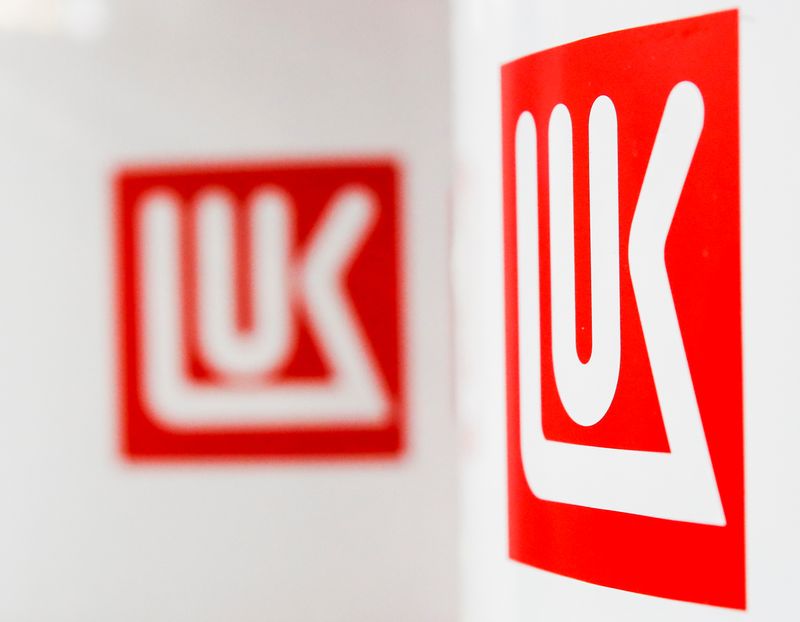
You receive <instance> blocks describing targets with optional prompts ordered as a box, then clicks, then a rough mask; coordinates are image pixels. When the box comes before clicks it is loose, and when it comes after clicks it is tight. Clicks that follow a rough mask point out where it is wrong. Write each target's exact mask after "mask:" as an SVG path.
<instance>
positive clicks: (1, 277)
mask: <svg viewBox="0 0 800 622" xmlns="http://www.w3.org/2000/svg"><path fill="white" fill-rule="evenodd" d="M447 27H448V23H447V16H446V7H445V3H444V2H443V1H440V0H413V1H409V2H370V1H368V0H343V1H339V2H335V3H333V2H321V1H313V0H271V1H269V2H254V1H245V0H209V1H204V2H190V1H189V0H180V1H175V0H171V1H169V2H163V1H162V2H155V1H151V0H146V1H142V0H124V1H123V0H115V1H113V2H103V1H102V0H83V1H80V0H74V1H72V2H70V1H68V0H61V1H59V0H31V1H29V2H22V3H7V5H3V7H0V620H3V621H8V622H27V621H31V622H62V621H63V622H67V621H70V622H72V621H74V622H93V621H98V622H100V621H102V622H125V621H131V622H142V621H148V622H160V621H164V622H167V621H169V622H180V621H184V620H185V621H192V622H204V621H209V622H210V621H219V622H229V621H236V622H248V621H259V622H263V621H264V620H270V621H272V620H274V621H277V622H292V621H300V620H302V621H304V622H314V621H320V622H336V621H342V622H358V621H363V622H375V621H376V620H381V621H387V622H393V621H398V622H405V621H408V622H411V621H415V622H418V621H423V622H424V621H430V622H447V621H450V620H453V619H454V616H455V596H454V590H455V583H456V577H455V572H454V568H455V565H456V561H455V538H456V536H455V523H456V518H455V502H454V498H455V493H454V488H455V480H454V478H455V467H454V460H453V457H454V456H453V454H454V446H455V442H454V441H455V439H454V437H453V433H452V430H451V427H452V420H451V417H450V414H449V399H450V392H449V388H448V387H449V378H448V355H449V343H448V342H449V337H448V309H447V304H446V296H447V277H448V274H447V255H446V247H445V240H446V231H447V228H446V227H447V221H446V209H445V207H446V190H447V177H448V124H447V96H448V81H447V59H448V41H447V36H446V33H447ZM371 153H377V154H379V155H395V156H397V157H398V158H399V159H400V160H401V161H402V163H403V166H404V177H405V186H404V190H405V191H406V208H407V217H406V221H405V226H406V237H407V240H408V241H409V246H408V249H407V251H408V252H407V260H406V264H405V268H406V270H407V273H406V275H407V278H406V281H405V283H406V287H407V290H406V293H407V298H406V300H407V301H408V307H407V309H406V310H405V313H406V326H407V329H408V340H407V344H406V345H407V352H408V356H409V360H410V365H409V368H408V380H409V385H410V395H409V405H410V413H409V415H410V420H411V431H410V439H409V446H410V449H409V452H408V453H407V454H406V455H405V456H404V457H403V458H402V460H401V461H400V462H378V463H375V462H370V463H364V462H358V463H350V464H348V463H342V462H339V463H335V464H331V463H324V462H317V463H312V464H305V465H301V464H297V463H295V464H291V463H289V464H280V463H279V464H275V463H263V462H262V463H254V464H241V463H239V464H214V465H208V464H206V465H196V464H191V463H188V464H171V465H160V466H159V465H150V466H146V465H145V466H143V465H131V464H126V463H124V462H123V460H122V459H121V457H120V455H119V452H118V441H117V418H118V412H117V404H118V400H117V394H116V381H117V369H116V359H115V356H116V332H115V323H114V315H115V309H114V303H115V299H114V297H113V295H112V292H113V291H114V289H113V288H114V278H115V273H114V267H113V264H112V250H113V249H112V246H111V235H110V234H111V230H112V223H111V214H112V206H111V199H112V197H111V185H110V184H111V179H112V174H113V173H114V171H115V170H116V168H117V167H118V166H119V165H120V164H123V163H152V162H154V161H155V162H159V161H161V162H185V161H191V160H195V159H199V158H200V159H203V158H205V159H210V160H225V159H236V160H241V159H245V160H246V159H256V160H258V159H274V158H277V157H281V156H283V155H288V156H292V157H298V156H304V155H310V156H315V155H321V156H332V155H338V154H342V155H369V154H371Z"/></svg>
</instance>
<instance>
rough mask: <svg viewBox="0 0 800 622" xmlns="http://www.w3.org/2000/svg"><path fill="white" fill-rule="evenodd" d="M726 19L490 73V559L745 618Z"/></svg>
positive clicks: (732, 76)
mask: <svg viewBox="0 0 800 622" xmlns="http://www.w3.org/2000/svg"><path fill="white" fill-rule="evenodd" d="M737 20H738V14H737V13H736V12H735V11H728V12H723V13H717V14H712V15H707V16H702V17H697V18H692V19H686V20H681V21H675V22H669V23H664V24H658V25H654V26H647V27H642V28H634V29H631V30H625V31H621V32H615V33H611V34H607V35H602V36H598V37H594V38H591V39H586V40H583V41H578V42H576V43H571V44H568V45H564V46H561V47H558V48H554V49H551V50H547V51H544V52H540V53H537V54H533V55H531V56H528V57H525V58H521V59H519V60H516V61H513V62H511V63H508V64H507V65H505V66H504V67H503V68H502V108H503V167H504V197H505V256H506V261H505V265H506V270H505V274H506V328H507V370H508V372H507V373H508V378H507V389H508V441H509V442H508V448H509V450H508V452H509V455H508V474H509V522H510V524H509V529H510V555H511V557H512V558H513V559H515V560H517V561H520V562H523V563H526V564H529V565H532V566H536V567H539V568H542V569H545V570H549V571H552V572H556V573H560V574H563V575H566V576H570V577H574V578H577V579H582V580H584V581H589V582H592V583H597V584H600V585H605V586H609V587H615V588H619V589H624V590H629V591H634V592H640V593H643V594H650V595H654V596H661V597H666V598H672V599H679V600H686V601H693V602H698V603H708V604H713V605H719V606H725V607H732V608H744V607H745V554H744V476H743V432H742V429H743V424H742V345H741V301H740V297H741V292H740V289H741V285H740V280H741V279H740V255H739V253H740V251H739V246H740V242H739V238H740V232H739V144H738V131H739V117H738V42H737V37H738V35H737V32H738V31H737Z"/></svg>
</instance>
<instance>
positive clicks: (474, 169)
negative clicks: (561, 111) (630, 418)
mask: <svg viewBox="0 0 800 622" xmlns="http://www.w3.org/2000/svg"><path fill="white" fill-rule="evenodd" d="M453 8H454V15H453V24H454V33H455V34H454V39H453V50H454V58H455V74H454V79H455V87H454V93H455V96H454V118H455V124H456V127H455V146H456V164H455V175H456V211H455V239H454V243H455V248H454V259H455V265H454V278H455V289H456V303H455V304H456V317H457V326H456V352H457V359H456V360H457V369H456V375H457V381H456V383H457V384H456V386H457V408H458V411H459V416H460V421H461V425H462V432H463V433H462V436H463V439H464V451H463V452H462V453H463V455H462V459H463V466H462V486H461V492H462V495H463V496H462V501H461V512H460V515H461V517H462V519H463V522H462V529H463V534H462V547H461V549H462V565H463V572H462V579H463V585H462V595H463V596H462V599H461V602H462V613H463V617H462V619H463V620H464V622H498V621H509V622H511V621H514V622H516V621H523V620H524V621H526V622H528V621H533V620H545V621H547V622H561V621H564V622H573V621H577V620H593V621H595V620H596V621H606V620H607V621H614V622H627V621H631V622H634V621H635V622H641V621H643V620H647V621H648V622H656V621H663V622H674V621H675V620H682V621H684V622H698V621H703V622H705V621H726V622H727V621H729V620H747V621H752V622H782V621H784V620H786V621H790V620H796V619H799V618H800V603H798V601H797V599H796V596H795V593H796V590H797V585H798V584H800V571H798V565H797V559H798V557H800V535H798V529H799V528H798V525H800V499H799V498H798V487H797V477H798V474H800V452H798V450H797V439H798V437H799V436H800V420H799V419H798V416H797V404H798V401H799V400H800V394H798V382H797V369H798V366H797V363H796V354H795V353H796V352H797V351H798V349H800V329H799V328H798V321H797V318H798V317H800V297H799V296H798V277H800V245H798V244H797V231H798V227H799V226H800V217H799V216H798V212H799V210H798V205H797V203H798V201H800V199H799V198H798V197H800V176H798V174H797V168H798V165H800V158H798V155H797V154H798V150H797V144H798V141H799V140H800V116H798V114H797V111H798V110H799V109H800V86H799V83H798V80H797V70H796V61H797V59H798V58H800V41H798V38H797V33H796V30H797V23H798V20H799V19H800V8H798V5H797V3H794V2H789V1H777V0H772V1H763V0H762V1H758V2H756V1H753V2H744V3H742V5H741V21H740V37H741V61H740V62H741V64H740V70H741V77H740V86H741V113H742V152H741V165H742V261H743V290H744V292H743V296H744V301H743V313H744V354H745V370H744V371H745V387H744V389H745V443H746V456H745V458H746V503H747V508H746V524H747V555H748V573H747V580H748V611H747V612H746V613H742V612H738V611H730V610H724V609H719V608H714V607H708V606H703V605H695V604H689V603H680V602H673V601H667V600H663V599H658V598H653V597H649V596H641V595H636V594H630V593H626V592H621V591H618V590H613V589H609V588H603V587H598V586H594V585H590V584H587V583H582V582H580V581H576V580H573V579H568V578H564V577H560V576H556V575H553V574H549V573H546V572H543V571H540V570H537V569H534V568H530V567H526V566H523V565H521V564H517V563H515V562H510V561H508V559H507V528H508V525H507V511H506V475H505V471H506V453H505V452H506V447H505V375H504V374H505V369H504V367H505V364H504V332H503V316H502V314H503V282H502V274H503V266H502V262H503V254H502V228H501V226H502V195H501V185H500V179H501V157H500V145H501V136H500V83H499V78H500V73H499V68H500V65H501V64H502V63H505V62H508V61H510V60H513V59H516V58H519V57H521V56H525V55H528V54H531V53H533V52H537V51H540V50H543V49H547V48H549V47H553V46H556V45H561V44H564V43H568V42H571V41H574V40H577V39H581V38H584V37H587V36H592V35H597V34H602V33H605V32H609V31H613V30H618V29H621V28H630V27H634V26H641V25H645V24H649V23H657V22H661V21H666V20H670V19H679V18H684V17H691V16H694V15H698V14H702V13H706V12H711V11H717V10H722V9H729V8H733V7H732V6H731V5H730V4H728V3H723V2H716V1H712V0H708V1H697V0H675V1H672V2H637V1H634V0H613V1H609V2H595V1H593V0H585V1H584V0H564V1H560V2H555V1H549V0H548V1H545V0H502V1H498V0H455V1H454V3H453ZM709 53H713V51H710V52H709Z"/></svg>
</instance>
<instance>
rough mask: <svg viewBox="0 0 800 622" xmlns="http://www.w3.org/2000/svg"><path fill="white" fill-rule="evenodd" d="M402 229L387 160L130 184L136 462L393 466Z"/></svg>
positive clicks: (216, 170) (126, 404) (122, 227)
mask: <svg viewBox="0 0 800 622" xmlns="http://www.w3.org/2000/svg"><path fill="white" fill-rule="evenodd" d="M398 219H399V214H398V206H397V173H396V170H395V167H394V165H392V164H391V163H388V162H366V163H348V162H343V163H341V164H336V163H322V164H316V163H309V164H288V165H268V166H263V167H261V166H243V167H225V166H222V167H197V168H195V167H188V168H159V169H130V170H126V171H124V172H123V173H122V174H121V175H120V176H119V178H118V183H117V227H118V242H119V260H120V284H121V288H120V300H121V304H120V313H121V329H122V331H121V332H122V357H121V362H122V407H123V408H122V411H123V422H122V433H123V447H124V450H125V452H126V453H127V454H128V455H129V456H131V457H134V458H146V457H187V456H206V457H237V456H240V457H242V456H259V455H261V456H274V455H290V454H297V455H314V456H319V455H342V454H345V455H355V454H365V455H371V454H393V453H397V452H398V451H399V449H400V447H401V409H402V403H401V388H400V352H399V347H400V343H399V327H400V326H399V324H400V322H399V313H400V310H399V308H398V303H399V300H400V297H399V295H398V287H399V279H398V270H399V257H398V251H399V245H398V239H397V238H398V231H399V223H398Z"/></svg>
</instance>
